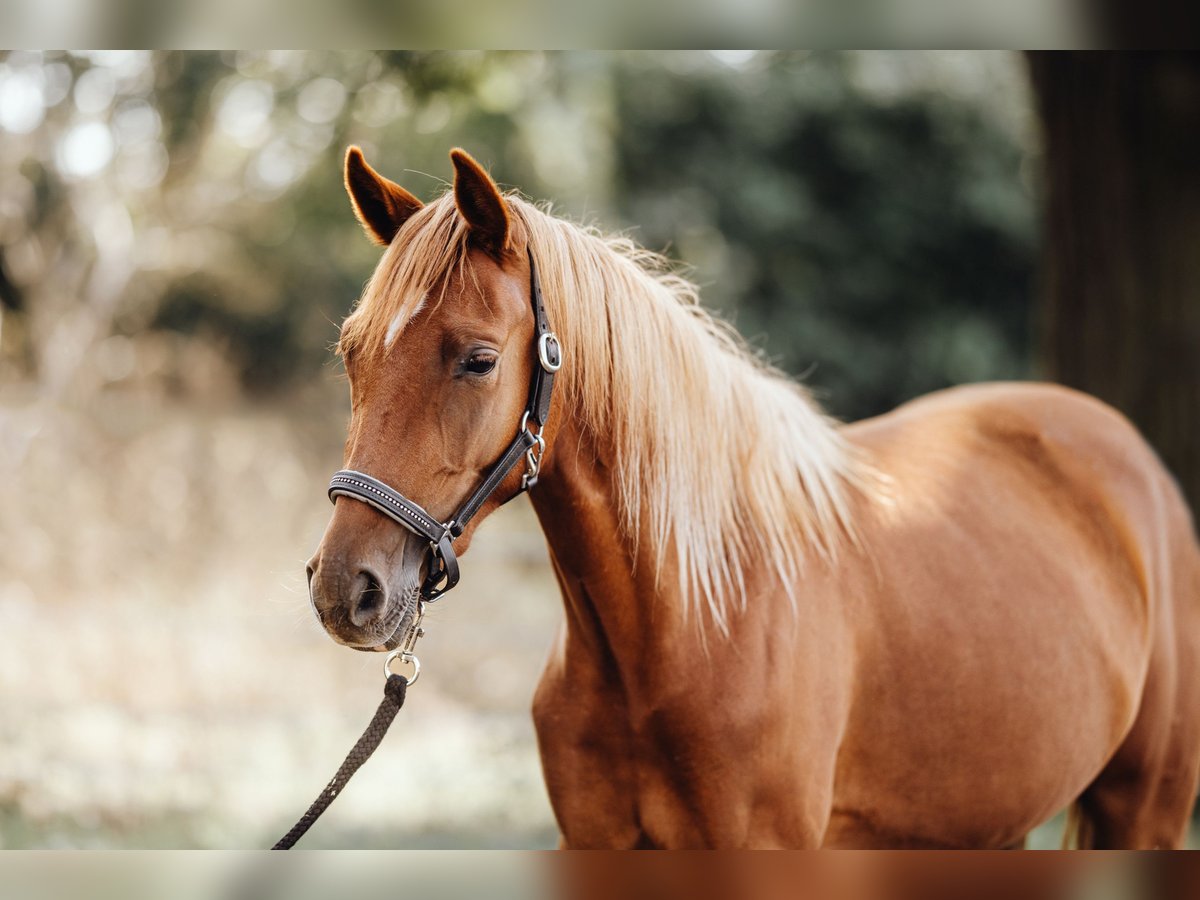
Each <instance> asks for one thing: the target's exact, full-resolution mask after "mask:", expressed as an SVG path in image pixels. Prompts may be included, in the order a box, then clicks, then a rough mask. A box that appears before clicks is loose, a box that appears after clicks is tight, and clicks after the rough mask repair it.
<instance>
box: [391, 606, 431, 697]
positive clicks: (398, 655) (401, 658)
mask: <svg viewBox="0 0 1200 900" xmlns="http://www.w3.org/2000/svg"><path fill="white" fill-rule="evenodd" d="M424 619H425V601H424V600H418V601H417V617H416V618H415V619H413V623H412V625H410V626H409V628H408V634H406V635H405V636H404V643H402V644H401V645H400V646H399V647H397V648H396V649H395V650H393V651H392V652H391V653H389V654H388V655H387V658H386V659H385V660H384V661H383V677H384V678H389V677H391V676H392V675H400V673H399V672H393V671H392V663H394V662H400V663H401V664H402V665H410V666H412V669H413V673H412V677H411V678H409V677H408V676H407V675H402V676H401V677H402V678H403V679H404V681H405V683H406V684H407V685H408V686H409V687H412V686H413V685H414V684H416V682H417V679H418V678H420V677H421V661H420V660H419V659H417V654H416V653H414V652H413V651H414V650H415V649H416V646H417V641H418V640H419V639H420V638H422V637H424V636H425V629H424V628H422V627H421V622H422V621H424Z"/></svg>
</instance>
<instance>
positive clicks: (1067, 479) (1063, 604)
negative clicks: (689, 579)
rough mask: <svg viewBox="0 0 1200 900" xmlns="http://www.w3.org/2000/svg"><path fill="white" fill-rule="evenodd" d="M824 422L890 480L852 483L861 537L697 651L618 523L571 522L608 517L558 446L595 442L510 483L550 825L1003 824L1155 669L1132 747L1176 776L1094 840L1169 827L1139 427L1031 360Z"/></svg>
mask: <svg viewBox="0 0 1200 900" xmlns="http://www.w3.org/2000/svg"><path fill="white" fill-rule="evenodd" d="M846 430H847V433H848V435H849V436H851V438H852V439H853V441H854V442H855V443H856V444H858V445H859V446H861V447H863V448H864V449H866V450H867V451H868V452H869V454H870V457H871V459H872V460H873V461H874V462H875V464H876V465H877V466H878V467H879V469H880V470H881V471H882V472H883V473H884V474H885V475H887V476H889V481H890V485H891V486H890V490H889V492H888V494H887V495H886V496H885V497H884V498H882V499H880V498H865V497H864V498H862V499H861V501H860V503H861V505H860V508H859V509H858V510H856V515H857V517H858V519H859V521H860V523H862V530H861V534H860V540H859V543H860V545H861V549H854V550H848V551H846V552H847V553H848V554H850V556H851V558H843V559H841V560H840V561H839V562H838V563H837V564H835V565H832V566H824V567H821V566H819V565H814V567H813V568H811V569H807V570H806V572H807V575H806V578H805V579H804V583H803V584H802V585H800V586H799V588H798V595H799V596H800V598H801V604H800V609H799V611H798V613H793V611H792V610H791V609H789V607H788V604H787V603H786V602H785V601H784V599H783V596H782V593H781V592H780V591H779V589H778V586H777V585H775V584H773V583H772V579H771V578H770V577H769V576H768V577H763V578H760V579H759V580H758V582H757V583H756V584H755V585H754V586H753V587H751V588H750V596H749V598H748V603H747V609H746V612H745V613H744V614H742V615H741V616H740V617H739V618H738V620H737V623H736V627H735V630H734V633H733V634H732V636H731V638H730V641H729V642H728V644H724V643H723V644H721V645H720V646H719V647H709V648H708V649H707V650H706V649H705V647H704V646H703V645H702V642H701V640H700V639H699V637H698V636H697V635H696V633H695V630H694V629H693V628H689V626H688V624H687V623H686V622H684V621H682V620H681V619H680V618H679V617H677V616H673V615H672V614H671V610H672V609H677V608H678V604H677V603H674V602H672V598H671V597H669V596H661V594H655V593H653V592H651V593H649V595H648V593H647V592H646V591H645V589H644V587H639V585H646V584H651V583H653V579H652V576H651V575H650V574H649V573H638V574H635V577H634V578H632V579H631V578H630V577H629V573H630V572H631V571H633V572H635V573H636V572H637V569H636V563H631V560H632V554H631V552H630V550H629V549H628V548H622V547H619V546H617V545H616V544H615V543H602V544H597V542H596V540H595V535H597V534H602V533H609V534H615V533H619V532H618V530H617V529H614V528H612V524H613V523H609V522H601V521H596V520H594V519H592V518H589V517H587V516H584V517H580V515H579V510H581V509H587V510H592V511H595V510H599V509H605V508H612V507H611V503H607V502H600V500H601V498H602V497H604V494H605V486H604V483H603V482H604V476H603V473H604V467H596V468H595V469H593V470H592V471H589V472H581V471H579V469H580V468H588V466H587V465H586V464H582V465H581V464H580V463H579V460H581V459H583V460H589V459H595V458H596V456H597V455H599V457H600V458H601V459H603V453H602V452H601V453H600V454H594V453H592V452H579V453H576V452H571V451H568V452H556V454H555V460H556V462H555V470H554V471H555V473H556V474H555V475H553V476H548V478H547V485H550V484H553V485H554V486H555V487H554V488H553V489H552V490H549V489H548V490H546V491H545V492H540V493H539V494H537V495H536V496H535V497H534V506H535V508H536V509H537V511H538V515H539V516H540V517H541V518H542V521H543V523H544V525H545V531H546V534H547V537H548V541H549V543H550V547H551V553H552V555H553V557H554V559H555V562H556V570H557V571H558V573H559V578H560V581H561V582H562V586H563V591H564V597H565V598H566V603H567V609H568V615H567V618H566V623H565V626H564V633H563V635H562V636H561V637H560V639H559V645H558V648H557V650H556V652H555V653H553V654H552V656H551V660H550V662H549V664H548V667H547V671H546V674H545V677H544V679H543V682H542V684H541V686H540V687H539V690H538V694H537V697H536V700H535V707H534V708H535V721H536V723H537V725H538V732H539V740H540V746H541V751H542V755H543V760H544V764H545V766H546V771H547V782H548V784H549V786H550V790H551V797H552V799H553V801H554V803H555V809H556V811H557V812H558V814H559V817H560V822H561V824H562V825H563V830H564V835H565V839H566V841H567V843H568V844H574V843H578V844H580V845H588V846H590V845H613V844H615V845H625V846H636V845H638V844H639V843H643V844H652V845H655V846H679V845H685V846H686V845H693V846H695V845H700V846H723V845H728V846H745V845H750V846H764V845H770V846H816V845H820V844H826V845H835V846H874V847H878V846H972V847H980V846H983V847H1002V846H1008V845H1010V844H1014V843H1017V842H1020V841H1022V840H1023V838H1024V835H1025V833H1026V832H1027V831H1029V830H1030V829H1031V828H1033V827H1034V826H1035V825H1037V824H1039V823H1041V822H1043V821H1045V820H1046V819H1047V818H1049V816H1050V815H1051V814H1053V813H1054V812H1055V811H1056V810H1057V809H1059V808H1061V807H1063V806H1065V805H1067V804H1068V803H1069V802H1071V801H1072V800H1074V799H1075V798H1076V797H1077V796H1079V795H1080V794H1081V793H1082V792H1083V790H1084V789H1085V788H1086V787H1087V786H1088V785H1089V784H1091V783H1092V782H1093V781H1095V780H1096V778H1097V776H1099V775H1100V773H1101V772H1102V770H1104V769H1105V764H1106V763H1107V762H1108V761H1109V760H1110V759H1111V758H1112V757H1113V755H1114V752H1115V751H1116V750H1117V748H1118V747H1119V746H1121V745H1122V742H1123V741H1126V740H1128V739H1129V736H1130V730H1131V727H1132V726H1133V723H1134V719H1135V717H1136V715H1137V713H1138V711H1139V709H1140V708H1141V703H1142V701H1143V698H1144V697H1145V686H1146V684H1147V678H1148V674H1149V673H1150V672H1151V669H1152V668H1154V669H1156V670H1162V669H1163V668H1166V669H1168V670H1170V671H1169V678H1170V680H1171V681H1172V683H1174V684H1177V685H1178V694H1177V696H1176V697H1175V702H1174V703H1173V704H1172V703H1171V702H1166V703H1165V704H1164V705H1163V708H1161V709H1159V710H1156V711H1154V716H1153V721H1151V722H1148V723H1147V724H1148V728H1149V729H1150V730H1153V731H1155V732H1157V733H1156V735H1155V739H1154V740H1153V741H1152V742H1151V743H1152V744H1153V745H1154V746H1155V747H1156V748H1160V753H1161V752H1162V751H1169V748H1170V746H1171V744H1172V743H1176V744H1177V745H1178V746H1177V748H1176V749H1175V753H1174V755H1175V759H1174V760H1173V761H1172V760H1170V759H1167V758H1161V759H1154V758H1150V759H1143V760H1138V761H1136V765H1137V766H1138V767H1139V768H1141V769H1142V770H1143V771H1142V772H1141V773H1140V774H1142V775H1143V777H1144V778H1145V779H1147V780H1149V781H1150V782H1152V783H1153V782H1159V783H1161V782H1162V781H1163V780H1164V779H1167V778H1170V777H1173V778H1175V779H1177V782H1176V784H1175V785H1174V787H1175V788H1176V790H1175V792H1174V795H1173V797H1174V799H1173V801H1171V802H1167V803H1166V804H1165V805H1166V806H1167V807H1173V808H1168V809H1164V810H1161V812H1162V813H1164V814H1165V816H1166V818H1165V819H1161V820H1160V819H1159V818H1158V817H1156V816H1155V815H1154V813H1155V812H1156V810H1149V809H1148V810H1146V816H1147V817H1149V818H1150V819H1151V820H1153V821H1152V822H1151V823H1147V826H1148V828H1149V830H1145V831H1143V830H1141V829H1137V830H1135V831H1134V832H1133V833H1131V834H1129V835H1128V840H1126V839H1125V838H1120V839H1116V840H1117V842H1118V843H1120V844H1121V845H1127V844H1128V843H1129V842H1132V843H1134V844H1138V845H1156V844H1165V845H1174V844H1177V843H1178V842H1179V841H1180V840H1181V839H1182V831H1181V829H1183V828H1184V827H1185V825H1186V818H1187V811H1188V809H1190V801H1191V797H1192V796H1193V794H1194V781H1195V758H1196V748H1197V740H1200V737H1198V735H1197V734H1196V733H1195V727H1194V726H1192V725H1190V724H1188V723H1190V722H1191V721H1194V720H1195V719H1196V715H1197V713H1200V705H1198V701H1200V697H1198V696H1197V694H1196V691H1195V689H1194V688H1193V687H1192V684H1193V683H1194V682H1191V683H1189V682H1188V681H1187V680H1182V681H1181V680H1180V679H1179V674H1180V669H1182V671H1183V672H1188V671H1191V672H1194V668H1193V667H1194V654H1195V644H1196V636H1200V628H1198V627H1196V626H1198V625H1200V623H1198V622H1197V621H1196V612H1195V610H1196V607H1197V605H1198V603H1200V591H1197V590H1196V585H1197V584H1200V577H1198V573H1200V564H1198V563H1197V557H1196V553H1195V550H1194V547H1193V546H1191V545H1190V543H1189V541H1188V540H1187V538H1188V536H1189V535H1188V532H1189V528H1188V520H1187V513H1186V510H1185V509H1184V507H1183V506H1182V502H1181V500H1180V498H1179V496H1178V492H1177V491H1176V489H1175V487H1174V485H1173V484H1172V483H1171V482H1170V479H1169V478H1168V477H1166V475H1165V474H1164V473H1163V472H1162V471H1161V467H1160V466H1159V465H1158V464H1157V462H1156V461H1155V460H1154V458H1153V454H1152V452H1151V451H1150V450H1149V449H1148V448H1147V447H1146V446H1145V444H1144V442H1142V440H1141V439H1140V437H1138V435H1137V434H1136V432H1134V431H1133V429H1132V428H1131V427H1130V426H1129V425H1128V424H1127V423H1126V422H1125V421H1124V420H1123V419H1121V418H1120V417H1119V416H1118V415H1117V414H1115V413H1114V412H1112V411H1111V410H1109V409H1107V408H1106V407H1104V406H1102V405H1101V404H1099V403H1098V402H1096V401H1094V400H1091V399H1089V398H1085V397H1083V396H1082V395H1078V394H1075V393H1073V392H1069V391H1066V390H1063V389H1059V388H1052V387H1045V386H1032V385H989V386H980V387H972V388H964V389H956V390H952V391H947V392H943V393H941V394H937V395H931V396H930V397H928V398H925V399H923V400H921V401H919V402H915V403H912V404H909V405H908V406H906V407H902V408H901V409H899V410H897V411H896V412H894V413H891V414H889V415H887V416H882V417H879V418H877V419H873V420H869V421H866V422H862V423H858V424H856V425H853V426H850V427H849V428H847V429H846ZM559 440H560V441H562V440H563V436H562V433H561V432H560V437H559ZM567 444H568V446H570V445H571V442H570V441H568V442H567ZM593 449H594V448H593ZM560 465H561V466H563V468H564V471H561V472H559V469H558V466H560ZM604 499H606V500H607V499H609V498H604ZM1098 510H1104V511H1105V512H1106V515H1105V516H1104V517H1100V516H1098V515H1097V511H1098ZM1173 535H1174V539H1173V538H1172V536H1173ZM1175 554H1178V558H1177V559H1176V558H1172V556H1173V555H1175ZM668 590H669V589H668ZM1176 615H1182V618H1183V620H1184V622H1186V623H1187V624H1186V625H1183V630H1179V629H1180V625H1182V623H1176V622H1175V617H1176ZM1176 635H1179V637H1180V643H1181V645H1182V646H1181V647H1180V648H1178V650H1177V649H1176V648H1175V647H1174V646H1173V641H1175V640H1176ZM1173 660H1174V663H1173V662H1172V661H1173ZM614 669H615V671H616V672H618V673H619V674H618V675H616V676H614V675H613V674H612V673H613V671H614ZM1169 693H1175V691H1171V692H1169ZM1159 702H1161V701H1159ZM1172 707H1173V708H1172ZM1173 720H1174V721H1175V722H1180V721H1181V724H1180V725H1178V726H1173ZM1173 727H1176V728H1177V731H1176V733H1172V728H1173ZM1167 756H1171V753H1170V752H1167ZM1172 768H1173V771H1169V770H1171V769H1172ZM1138 792H1139V794H1143V793H1144V792H1143V791H1142V790H1141V789H1140V788H1139V789H1138ZM747 798H755V799H754V800H753V801H752V802H750V803H749V804H748V803H747ZM1161 803H1163V799H1162V798H1160V799H1157V800H1153V801H1151V805H1156V804H1161ZM597 810H604V811H605V815H604V816H603V818H604V819H606V820H607V821H603V822H601V821H599V817H598V816H597V813H596V811H597ZM573 811H578V815H573ZM1112 825H1113V823H1108V827H1110V828H1111V827H1112Z"/></svg>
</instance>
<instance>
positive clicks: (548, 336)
mask: <svg viewBox="0 0 1200 900" xmlns="http://www.w3.org/2000/svg"><path fill="white" fill-rule="evenodd" d="M551 341H554V343H555V345H556V346H557V347H558V362H554V361H553V360H551V359H550V349H549V343H550V342H551ZM537 353H538V362H540V363H541V364H542V368H543V369H545V370H546V371H547V372H549V373H551V374H554V373H555V372H557V371H558V370H559V369H561V368H562V355H563V354H562V344H560V343H559V342H558V335H556V334H555V333H554V332H553V331H543V332H542V336H541V337H539V338H538V344H537Z"/></svg>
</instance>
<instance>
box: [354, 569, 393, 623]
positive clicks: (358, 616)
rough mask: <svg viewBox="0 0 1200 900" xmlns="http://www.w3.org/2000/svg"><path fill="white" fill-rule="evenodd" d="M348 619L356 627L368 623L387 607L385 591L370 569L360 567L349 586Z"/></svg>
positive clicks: (381, 613)
mask: <svg viewBox="0 0 1200 900" xmlns="http://www.w3.org/2000/svg"><path fill="white" fill-rule="evenodd" d="M349 600H350V604H349V606H350V621H351V622H352V623H353V624H354V625H355V626H357V627H358V628H363V627H365V626H367V625H370V624H371V623H372V622H374V621H375V620H376V619H378V618H380V617H381V616H382V615H383V612H384V610H385V609H387V591H386V590H385V589H384V587H383V582H382V581H381V580H380V578H379V576H377V575H376V574H375V573H374V572H372V571H371V570H370V569H362V570H360V571H359V573H358V576H357V577H356V578H355V579H354V582H353V583H352V584H351V586H350V595H349Z"/></svg>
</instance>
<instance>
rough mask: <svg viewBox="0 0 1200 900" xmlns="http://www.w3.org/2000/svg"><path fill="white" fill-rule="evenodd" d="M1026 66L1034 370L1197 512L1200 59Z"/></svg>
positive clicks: (1036, 60) (1103, 59) (1111, 56)
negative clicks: (1149, 463)
mask: <svg viewBox="0 0 1200 900" xmlns="http://www.w3.org/2000/svg"><path fill="white" fill-rule="evenodd" d="M1029 61H1030V70H1031V73H1032V76H1033V86H1034V90H1035V92H1036V94H1037V99H1038V105H1039V111H1040V113H1041V119H1042V125H1043V133H1044V154H1045V196H1046V215H1045V238H1044V242H1043V246H1044V251H1043V262H1042V265H1043V291H1044V297H1043V306H1042V310H1043V319H1042V322H1041V326H1042V348H1041V358H1042V361H1043V364H1044V366H1045V371H1046V374H1047V376H1048V377H1050V378H1052V379H1054V380H1056V381H1059V382H1061V383H1063V384H1068V385H1071V386H1073V387H1077V388H1081V389H1083V390H1085V391H1087V392H1089V393H1091V394H1094V395H1095V396H1097V397H1100V398H1101V399H1103V400H1106V401H1108V402H1109V403H1111V404H1113V405H1114V406H1116V407H1117V408H1118V409H1120V410H1122V411H1123V412H1124V413H1125V414H1126V415H1128V416H1129V417H1130V418H1131V419H1132V420H1133V421H1134V422H1135V423H1136V424H1137V426H1138V427H1139V428H1140V429H1141V430H1142V433H1143V434H1145V436H1146V437H1147V439H1148V440H1149V441H1150V443H1151V444H1153V445H1154V447H1155V448H1156V449H1157V450H1158V452H1159V454H1160V455H1161V456H1162V458H1163V460H1164V461H1165V462H1166V464H1167V466H1168V467H1169V468H1170V469H1171V471H1172V472H1173V473H1174V474H1175V476H1176V477H1177V478H1178V479H1179V481H1180V484H1181V485H1182V486H1183V489H1184V492H1185V493H1186V494H1187V496H1188V500H1189V501H1190V503H1191V505H1192V509H1193V510H1200V55H1196V54H1187V53H1161V54H1140V53H1136V54H1135V53H1103V52H1102V53H1040V52H1039V53H1031V54H1030V56H1029Z"/></svg>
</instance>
